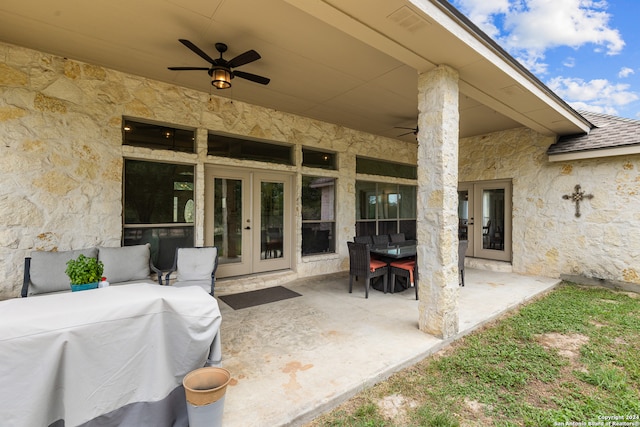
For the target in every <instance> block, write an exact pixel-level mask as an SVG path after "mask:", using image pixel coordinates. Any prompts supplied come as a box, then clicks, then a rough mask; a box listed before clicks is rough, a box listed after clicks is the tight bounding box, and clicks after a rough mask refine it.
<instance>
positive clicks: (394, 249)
mask: <svg viewBox="0 0 640 427" xmlns="http://www.w3.org/2000/svg"><path fill="white" fill-rule="evenodd" d="M370 252H371V253H372V254H375V255H376V256H377V257H378V258H381V259H383V260H385V261H387V262H392V261H398V260H402V259H412V258H415V256H416V244H415V242H413V241H412V242H400V243H389V244H387V245H374V246H371V248H370ZM388 283H389V286H394V288H393V289H394V292H402V291H404V290H405V289H407V286H401V287H400V288H397V287H395V283H391V273H389V277H388ZM378 287H379V286H377V285H374V286H373V288H374V289H377V290H379V289H378Z"/></svg>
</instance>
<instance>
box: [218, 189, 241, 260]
mask: <svg viewBox="0 0 640 427" xmlns="http://www.w3.org/2000/svg"><path fill="white" fill-rule="evenodd" d="M213 191H214V197H213V207H214V213H213V215H214V217H213V218H214V220H213V223H214V228H213V230H214V231H213V244H214V245H215V246H217V247H218V250H219V255H218V257H219V258H218V262H219V263H220V264H228V263H237V262H241V261H242V181H241V180H239V179H225V178H216V179H215V181H214V190H213Z"/></svg>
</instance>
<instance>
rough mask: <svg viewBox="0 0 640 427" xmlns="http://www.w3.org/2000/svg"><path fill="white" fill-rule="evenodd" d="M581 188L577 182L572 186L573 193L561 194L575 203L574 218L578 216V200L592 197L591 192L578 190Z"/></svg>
mask: <svg viewBox="0 0 640 427" xmlns="http://www.w3.org/2000/svg"><path fill="white" fill-rule="evenodd" d="M581 189H582V187H580V184H578V185H576V186H575V187H574V188H573V194H565V195H564V196H562V198H563V199H565V200H571V201H572V202H574V203H575V204H576V218H579V217H580V202H581V201H583V200H584V199H589V200H591V199H593V194H584V191H580V190H581Z"/></svg>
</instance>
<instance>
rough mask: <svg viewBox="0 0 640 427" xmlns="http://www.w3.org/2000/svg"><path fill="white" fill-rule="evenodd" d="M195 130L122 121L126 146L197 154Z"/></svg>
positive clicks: (127, 120) (123, 139)
mask: <svg viewBox="0 0 640 427" xmlns="http://www.w3.org/2000/svg"><path fill="white" fill-rule="evenodd" d="M195 135H196V134H195V130H194V129H186V128H184V129H182V128H177V127H174V126H170V125H163V124H158V123H150V122H141V121H137V120H132V119H127V118H125V119H123V120H122V141H123V144H124V145H133V146H135V147H144V148H152V149H157V150H172V151H180V152H185V153H194V152H195Z"/></svg>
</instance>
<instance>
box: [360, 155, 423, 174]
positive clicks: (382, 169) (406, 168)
mask: <svg viewBox="0 0 640 427" xmlns="http://www.w3.org/2000/svg"><path fill="white" fill-rule="evenodd" d="M356 173H363V174H367V175H382V176H392V177H394V178H407V179H418V168H417V166H413V165H407V164H404V163H394V162H386V161H384V160H376V159H368V158H366V157H357V158H356Z"/></svg>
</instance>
